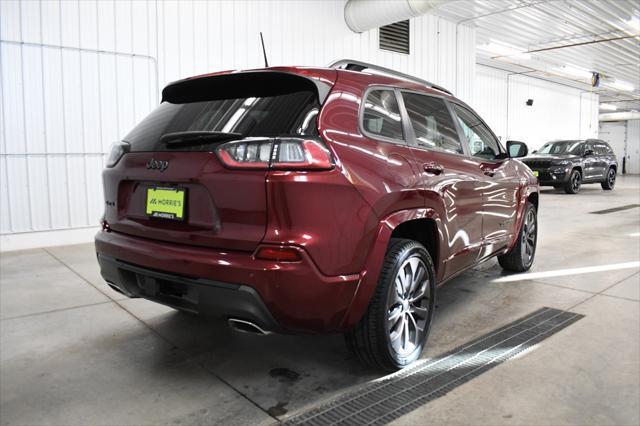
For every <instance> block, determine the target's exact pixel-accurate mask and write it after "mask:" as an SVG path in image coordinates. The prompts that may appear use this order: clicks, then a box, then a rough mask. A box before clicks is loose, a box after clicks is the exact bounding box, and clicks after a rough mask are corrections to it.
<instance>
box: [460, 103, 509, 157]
mask: <svg viewBox="0 0 640 426" xmlns="http://www.w3.org/2000/svg"><path fill="white" fill-rule="evenodd" d="M453 108H454V110H455V112H456V115H457V116H458V122H459V123H460V127H461V128H462V132H463V134H464V138H465V139H466V140H465V143H467V144H468V145H469V152H470V153H471V155H473V156H474V157H480V158H485V159H488V160H493V159H495V158H496V157H497V156H498V155H499V154H500V143H499V142H498V140H497V139H496V138H495V137H494V136H493V134H492V133H491V131H490V130H489V128H488V127H487V126H485V125H484V124H483V123H482V121H480V119H479V118H478V117H477V116H476V115H475V114H474V113H472V112H471V111H469V110H468V109H466V108H464V107H461V106H460V105H457V104H454V105H453Z"/></svg>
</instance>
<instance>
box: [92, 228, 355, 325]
mask: <svg viewBox="0 0 640 426" xmlns="http://www.w3.org/2000/svg"><path fill="white" fill-rule="evenodd" d="M95 244H96V252H97V254H98V261H99V263H100V269H101V274H102V276H103V278H104V279H105V280H106V281H108V282H110V283H111V285H113V286H115V287H117V288H118V289H119V290H120V291H122V292H124V293H125V294H128V295H131V296H139V297H143V298H146V299H149V300H153V301H156V302H159V303H163V304H166V305H170V306H174V307H177V308H182V309H187V310H191V311H194V312H198V313H201V314H204V315H213V316H220V317H225V318H231V317H234V318H239V319H244V320H248V321H251V322H254V323H256V324H257V325H258V326H260V327H261V328H263V329H265V330H268V331H276V332H318V333H326V332H334V331H343V327H344V326H343V324H344V319H345V316H346V315H347V313H348V310H349V307H350V305H351V302H352V300H353V297H354V294H355V293H356V290H357V288H358V285H359V283H360V281H361V277H360V275H359V274H354V275H339V276H325V275H323V274H322V273H321V272H320V271H319V270H318V268H317V267H316V266H315V264H314V263H313V261H312V260H311V258H310V257H309V255H308V254H307V253H306V252H305V251H304V250H301V255H302V261H300V262H290V263H288V262H287V263H283V262H273V261H265V260H258V259H255V258H254V257H253V255H252V254H251V253H246V252H229V251H222V250H214V249H208V248H202V247H192V246H186V245H181V244H171V243H166V242H160V241H155V240H148V239H144V238H139V237H132V236H128V235H124V234H120V233H117V232H105V231H101V232H98V234H97V235H96V238H95Z"/></svg>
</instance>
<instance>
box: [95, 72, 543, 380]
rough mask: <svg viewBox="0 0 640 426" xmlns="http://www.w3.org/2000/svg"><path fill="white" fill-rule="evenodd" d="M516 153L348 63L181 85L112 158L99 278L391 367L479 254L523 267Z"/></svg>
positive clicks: (529, 256) (525, 213) (440, 105)
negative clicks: (337, 337) (311, 337)
mask: <svg viewBox="0 0 640 426" xmlns="http://www.w3.org/2000/svg"><path fill="white" fill-rule="evenodd" d="M526 151H527V149H526V146H525V145H524V144H522V143H520V142H509V143H508V144H507V149H506V150H505V149H504V148H503V147H502V146H501V144H500V142H499V141H498V139H497V138H496V137H495V135H494V134H493V133H492V131H491V130H490V129H489V127H488V126H487V125H486V124H485V123H484V122H483V121H482V119H480V118H479V117H478V116H477V115H476V114H475V113H474V111H473V110H472V109H471V108H469V106H467V105H465V104H464V103H463V102H461V101H459V100H458V99H456V98H455V97H453V96H452V95H451V93H450V92H448V91H447V90H445V89H443V88H441V87H439V86H436V85H433V84H431V83H429V82H426V81H423V80H420V79H417V78H415V77H411V76H408V75H405V74H400V73H396V72H394V71H391V70H388V69H384V68H380V67H376V66H374V65H370V64H365V63H360V62H357V61H339V62H337V63H335V64H333V65H332V66H331V67H329V68H301V67H271V68H266V69H258V70H250V71H240V72H238V71H228V72H221V73H216V74H208V75H203V76H199V77H194V78H188V79H186V80H181V81H178V82H175V83H172V84H170V85H168V86H167V87H166V88H165V89H164V90H163V92H162V103H161V104H160V105H159V106H158V107H157V108H156V109H155V110H154V111H153V112H152V113H151V114H150V115H149V116H148V117H147V118H145V119H144V120H143V121H142V122H141V123H140V124H138V125H137V126H136V127H135V128H134V129H133V130H132V131H131V132H130V133H129V134H128V135H127V136H126V137H125V138H124V139H123V140H122V142H119V143H117V144H115V145H114V147H113V149H112V151H111V154H110V156H109V159H108V164H107V167H106V169H105V171H104V175H103V177H104V194H105V202H106V208H105V214H104V219H103V223H102V228H103V229H102V231H101V232H99V233H98V234H97V235H96V239H95V243H96V250H97V254H98V261H99V263H100V268H101V273H102V276H103V277H104V279H105V280H106V281H107V282H108V283H109V285H110V286H111V287H112V288H113V289H114V290H116V291H119V292H121V293H123V294H125V295H127V296H130V297H143V298H146V299H149V300H153V301H155V302H159V303H163V304H166V305H169V306H172V307H174V308H176V309H179V310H184V311H190V312H194V313H199V314H205V315H216V316H221V317H224V318H226V319H227V320H228V322H229V324H230V325H231V326H232V327H234V328H236V329H238V330H242V331H252V332H257V333H268V332H282V333H300V332H311V333H333V332H343V333H345V335H346V340H347V343H348V346H349V347H350V348H352V349H353V350H354V351H355V352H356V353H357V354H358V355H359V356H360V357H361V358H362V359H363V360H364V361H366V362H368V363H370V364H373V365H375V366H378V367H381V368H383V369H387V370H393V369H398V368H401V367H403V366H405V365H407V364H409V363H411V362H412V361H414V360H415V359H417V358H418V357H419V356H420V353H421V352H422V350H423V348H424V345H425V342H426V339H427V334H428V332H429V326H430V324H431V320H432V317H433V313H434V302H435V292H436V287H437V286H439V285H441V284H443V283H444V282H445V281H447V280H448V279H450V278H452V277H453V276H455V275H456V274H459V273H460V272H462V271H464V270H466V269H468V268H469V267H471V266H473V265H476V264H478V263H479V262H482V261H484V260H487V259H489V258H491V257H494V256H497V257H498V260H499V262H500V264H501V265H502V266H503V267H504V268H505V269H508V270H511V271H525V270H527V269H529V267H530V266H531V264H532V262H533V258H534V254H535V247H536V239H537V238H536V237H537V224H536V217H537V215H536V212H537V206H538V183H537V179H536V178H535V177H534V176H533V174H532V172H531V170H530V169H529V168H528V167H527V166H525V165H524V164H522V163H521V162H520V161H519V160H515V159H513V158H512V157H520V156H523V155H526Z"/></svg>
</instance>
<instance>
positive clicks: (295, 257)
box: [256, 246, 302, 262]
mask: <svg viewBox="0 0 640 426" xmlns="http://www.w3.org/2000/svg"><path fill="white" fill-rule="evenodd" d="M256 259H262V260H275V261H276V262H299V261H300V260H302V256H300V251H299V250H298V249H296V248H294V247H266V246H265V247H260V248H259V249H258V251H257V252H256Z"/></svg>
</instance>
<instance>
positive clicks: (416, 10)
mask: <svg viewBox="0 0 640 426" xmlns="http://www.w3.org/2000/svg"><path fill="white" fill-rule="evenodd" d="M445 3H451V0H395V1H380V0H349V1H348V2H347V4H346V5H345V7H344V20H345V21H346V23H347V26H348V27H349V28H350V29H351V30H352V31H354V32H356V33H361V32H364V31H367V30H370V29H373V28H378V27H382V26H384V25H388V24H393V23H394V22H398V21H404V20H405V19H409V18H414V17H416V16H421V15H424V14H425V13H427V12H428V11H430V10H433V9H435V8H436V7H438V6H440V5H441V4H445Z"/></svg>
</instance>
